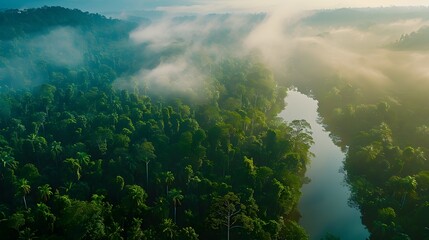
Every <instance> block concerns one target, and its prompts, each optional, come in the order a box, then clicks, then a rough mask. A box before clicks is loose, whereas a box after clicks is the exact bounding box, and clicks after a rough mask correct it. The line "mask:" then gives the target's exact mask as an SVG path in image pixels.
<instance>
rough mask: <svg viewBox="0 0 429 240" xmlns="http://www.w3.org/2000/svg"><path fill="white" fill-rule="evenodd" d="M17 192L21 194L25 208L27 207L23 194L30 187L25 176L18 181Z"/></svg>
mask: <svg viewBox="0 0 429 240" xmlns="http://www.w3.org/2000/svg"><path fill="white" fill-rule="evenodd" d="M18 187H19V193H20V194H21V195H22V199H23V200H24V206H25V209H27V200H26V199H25V195H27V194H29V193H30V190H31V187H30V185H29V184H28V180H27V179H25V178H21V179H20V180H19V182H18Z"/></svg>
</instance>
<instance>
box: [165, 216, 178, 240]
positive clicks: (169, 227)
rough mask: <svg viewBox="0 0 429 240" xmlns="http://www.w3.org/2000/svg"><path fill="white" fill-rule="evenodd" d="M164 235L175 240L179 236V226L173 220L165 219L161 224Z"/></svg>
mask: <svg viewBox="0 0 429 240" xmlns="http://www.w3.org/2000/svg"><path fill="white" fill-rule="evenodd" d="M161 227H162V233H164V234H165V235H166V236H167V237H168V238H170V239H173V238H174V237H176V235H177V230H176V228H177V226H176V224H175V223H174V222H173V220H171V218H167V219H164V220H163V221H162V224H161Z"/></svg>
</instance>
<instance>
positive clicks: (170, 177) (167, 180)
mask: <svg viewBox="0 0 429 240" xmlns="http://www.w3.org/2000/svg"><path fill="white" fill-rule="evenodd" d="M164 182H165V187H166V193H167V195H168V186H170V185H171V184H173V182H174V175H173V173H172V172H170V171H167V172H166V173H165V174H164Z"/></svg>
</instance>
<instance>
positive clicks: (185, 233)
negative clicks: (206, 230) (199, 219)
mask: <svg viewBox="0 0 429 240" xmlns="http://www.w3.org/2000/svg"><path fill="white" fill-rule="evenodd" d="M179 239H181V240H198V234H197V233H196V232H195V229H193V228H192V227H184V228H182V229H180V232H179Z"/></svg>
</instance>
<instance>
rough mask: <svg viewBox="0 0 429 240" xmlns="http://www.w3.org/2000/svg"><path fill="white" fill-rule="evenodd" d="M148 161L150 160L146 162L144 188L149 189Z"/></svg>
mask: <svg viewBox="0 0 429 240" xmlns="http://www.w3.org/2000/svg"><path fill="white" fill-rule="evenodd" d="M149 162H150V161H148V162H146V188H147V189H149ZM167 193H168V191H167Z"/></svg>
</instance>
